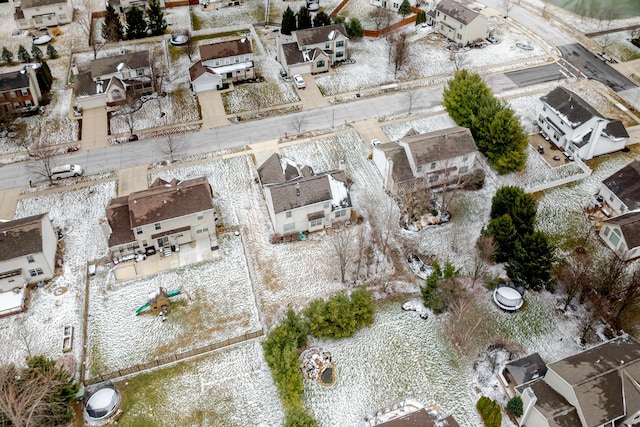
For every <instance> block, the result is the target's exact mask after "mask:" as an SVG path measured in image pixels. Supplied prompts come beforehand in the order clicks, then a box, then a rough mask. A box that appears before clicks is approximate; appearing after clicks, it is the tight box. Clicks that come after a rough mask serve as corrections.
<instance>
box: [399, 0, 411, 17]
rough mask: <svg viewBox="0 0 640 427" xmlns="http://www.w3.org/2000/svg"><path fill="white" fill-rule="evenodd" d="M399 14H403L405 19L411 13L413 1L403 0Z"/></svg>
mask: <svg viewBox="0 0 640 427" xmlns="http://www.w3.org/2000/svg"><path fill="white" fill-rule="evenodd" d="M398 15H400V16H402V18H403V19H404V18H406V17H407V16H409V15H411V3H409V0H402V3H400V8H399V9H398Z"/></svg>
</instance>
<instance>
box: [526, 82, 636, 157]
mask: <svg viewBox="0 0 640 427" xmlns="http://www.w3.org/2000/svg"><path fill="white" fill-rule="evenodd" d="M540 100H541V101H542V104H541V105H540V110H539V111H538V125H539V126H540V132H541V134H542V136H544V137H545V139H548V140H550V141H551V142H553V144H555V145H556V146H557V147H558V148H560V149H561V150H564V151H567V152H569V153H570V154H571V155H572V156H576V157H579V158H580V159H582V160H589V159H592V158H593V157H595V156H600V155H602V154H608V153H613V152H614V151H619V150H622V149H623V148H624V147H625V146H626V145H627V140H628V139H629V134H628V133H627V130H626V129H625V127H624V125H623V124H622V122H621V121H620V120H616V119H608V118H606V117H604V116H602V115H601V114H600V113H598V111H596V109H595V108H593V107H592V106H591V105H589V103H587V102H586V101H585V100H584V99H582V98H580V97H579V96H578V95H576V94H575V93H573V92H571V91H570V90H568V89H565V88H564V87H562V86H558V87H557V88H555V89H554V90H552V91H551V92H549V93H548V94H546V95H544V96H543V97H541V98H540Z"/></svg>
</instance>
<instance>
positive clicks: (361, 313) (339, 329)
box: [304, 288, 374, 338]
mask: <svg viewBox="0 0 640 427" xmlns="http://www.w3.org/2000/svg"><path fill="white" fill-rule="evenodd" d="M373 312H374V308H373V301H372V300H371V294H370V293H369V291H367V290H366V289H364V288H361V289H357V290H355V291H353V293H352V295H351V299H349V297H347V295H346V294H345V293H343V292H341V293H339V294H336V295H334V296H332V297H331V298H329V300H328V301H324V300H322V299H317V300H315V301H313V302H311V304H310V305H309V307H308V308H307V309H306V310H304V315H305V317H306V319H307V323H308V325H309V331H310V332H311V334H312V335H313V336H314V337H318V338H320V337H329V338H345V337H350V336H351V335H353V334H354V333H355V332H356V330H357V329H358V328H361V327H363V326H367V325H370V324H371V323H372V322H373Z"/></svg>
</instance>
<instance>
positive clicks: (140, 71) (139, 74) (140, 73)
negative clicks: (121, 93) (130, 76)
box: [136, 68, 144, 77]
mask: <svg viewBox="0 0 640 427" xmlns="http://www.w3.org/2000/svg"><path fill="white" fill-rule="evenodd" d="M136 73H137V74H138V77H142V76H144V70H143V69H142V68H140V69H139V70H136Z"/></svg>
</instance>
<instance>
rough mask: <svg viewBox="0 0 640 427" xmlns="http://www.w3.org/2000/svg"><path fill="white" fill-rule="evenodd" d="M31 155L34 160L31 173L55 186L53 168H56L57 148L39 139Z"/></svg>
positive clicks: (31, 150)
mask: <svg viewBox="0 0 640 427" xmlns="http://www.w3.org/2000/svg"><path fill="white" fill-rule="evenodd" d="M29 154H30V156H31V158H32V159H33V162H32V163H30V165H29V167H30V169H31V172H32V173H33V174H35V175H37V176H40V177H42V178H44V179H47V180H48V181H49V183H50V184H53V168H54V167H55V166H56V161H55V148H54V147H53V146H51V145H49V144H48V143H47V142H45V141H43V140H42V139H40V138H38V141H37V142H36V144H35V145H33V146H31V149H30V153H29Z"/></svg>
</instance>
